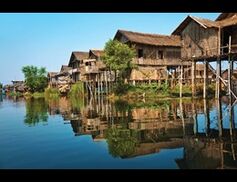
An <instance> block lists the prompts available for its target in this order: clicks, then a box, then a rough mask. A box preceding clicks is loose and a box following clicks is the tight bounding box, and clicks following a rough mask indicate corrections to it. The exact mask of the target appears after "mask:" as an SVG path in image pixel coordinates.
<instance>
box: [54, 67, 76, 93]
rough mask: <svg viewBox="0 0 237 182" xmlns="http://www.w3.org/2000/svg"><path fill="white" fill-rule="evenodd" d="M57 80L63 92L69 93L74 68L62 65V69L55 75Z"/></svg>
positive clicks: (58, 86)
mask: <svg viewBox="0 0 237 182" xmlns="http://www.w3.org/2000/svg"><path fill="white" fill-rule="evenodd" d="M55 78H56V80H57V88H58V89H59V91H60V92H61V93H67V92H68V91H69V90H70V88H71V84H72V82H73V81H72V68H71V67H69V66H67V65H62V66H61V70H60V72H59V73H58V74H56V75H55Z"/></svg>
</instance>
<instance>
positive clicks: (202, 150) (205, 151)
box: [24, 97, 237, 169]
mask: <svg viewBox="0 0 237 182" xmlns="http://www.w3.org/2000/svg"><path fill="white" fill-rule="evenodd" d="M236 109H237V107H236V106H235V103H233V101H232V98H228V97H224V98H222V100H221V101H218V100H191V99H188V100H187V99H177V100H175V99H170V100H142V101H129V100H127V101H124V100H119V101H116V102H112V101H109V100H107V99H105V98H97V100H93V99H91V100H88V99H85V98H76V99H72V100H70V99H67V98H66V97H62V98H60V99H58V100H48V101H45V100H44V99H37V100H26V115H25V121H24V122H25V123H26V124H27V125H30V126H34V125H35V124H36V123H39V122H46V121H47V119H48V117H50V115H61V116H62V117H63V118H64V121H65V124H70V125H71V127H72V131H73V133H74V134H75V136H81V135H91V137H92V139H93V141H94V142H99V141H106V142H107V144H108V150H109V153H110V155H111V156H113V157H115V158H122V159H126V158H133V157H136V156H144V155H148V154H155V153H159V152H160V151H161V150H164V149H177V148H183V156H182V157H181V158H177V159H175V162H176V164H177V165H178V167H179V168H185V169H186V168H188V169H193V168H208V169H210V168H237V161H236V154H237V145H236V141H237V140H236V139H237V138H236V137H237V136H236V132H237V130H236V128H235V124H236V123H235V122H236V116H235V114H234V113H235V112H236V111H235V110H236Z"/></svg>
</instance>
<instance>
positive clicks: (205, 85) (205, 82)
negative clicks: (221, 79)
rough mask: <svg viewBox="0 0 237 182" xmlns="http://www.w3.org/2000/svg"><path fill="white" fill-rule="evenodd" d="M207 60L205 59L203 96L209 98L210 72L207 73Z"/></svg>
mask: <svg viewBox="0 0 237 182" xmlns="http://www.w3.org/2000/svg"><path fill="white" fill-rule="evenodd" d="M207 64H208V63H207V61H206V60H204V78H203V79H204V80H203V98H204V99H206V98H207V77H208V73H207Z"/></svg>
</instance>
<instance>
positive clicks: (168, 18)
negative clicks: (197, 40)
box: [0, 13, 219, 84]
mask: <svg viewBox="0 0 237 182" xmlns="http://www.w3.org/2000/svg"><path fill="white" fill-rule="evenodd" d="M187 15H193V16H199V17H202V18H208V19H211V20H215V19H216V17H217V16H218V15H219V13H126V14H125V13H67V14H62V13H61V14H60V13H58V14H55V13H47V14H46V13H32V14H31V13H26V14H23V13H21V14H17V13H11V14H9V13H7V14H3V13H2V14H0V82H2V83H3V84H7V83H10V82H11V80H22V79H24V76H23V74H22V72H21V68H22V66H25V65H35V66H43V67H46V69H47V71H59V69H60V67H61V65H62V64H68V61H69V58H70V55H71V52H72V51H88V50H89V49H102V48H103V47H104V44H105V42H106V41H108V39H110V38H113V37H114V35H115V33H116V31H117V30H118V29H125V30H131V31H138V32H145V33H157V34H170V33H171V32H172V31H173V30H174V29H175V28H176V27H177V26H178V25H179V24H180V23H181V21H182V20H183V19H185V17H186V16H187Z"/></svg>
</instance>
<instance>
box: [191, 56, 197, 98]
mask: <svg viewBox="0 0 237 182" xmlns="http://www.w3.org/2000/svg"><path fill="white" fill-rule="evenodd" d="M191 71H192V97H195V95H196V85H195V82H196V62H195V61H194V60H192V70H191Z"/></svg>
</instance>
